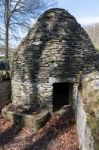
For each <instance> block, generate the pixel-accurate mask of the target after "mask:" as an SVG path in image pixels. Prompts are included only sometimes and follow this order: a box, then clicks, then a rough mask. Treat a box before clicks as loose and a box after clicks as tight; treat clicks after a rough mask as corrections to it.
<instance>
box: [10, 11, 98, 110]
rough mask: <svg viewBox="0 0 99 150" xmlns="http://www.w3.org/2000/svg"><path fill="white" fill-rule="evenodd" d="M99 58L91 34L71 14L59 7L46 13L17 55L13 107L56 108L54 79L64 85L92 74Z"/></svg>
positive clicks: (13, 80)
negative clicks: (53, 93) (82, 75)
mask: <svg viewBox="0 0 99 150" xmlns="http://www.w3.org/2000/svg"><path fill="white" fill-rule="evenodd" d="M95 56H96V50H95V49H94V47H93V45H92V42H91V41H90V39H89V37H88V35H87V33H86V32H85V31H84V29H83V28H82V27H81V26H80V25H79V24H78V23H77V21H76V19H75V18H74V17H73V16H72V15H71V14H69V13H68V12H67V11H65V10H64V9H57V8H56V9H50V10H48V11H46V12H45V13H44V14H42V15H41V16H40V18H39V19H38V20H37V22H36V24H35V25H34V26H33V27H32V28H31V29H30V31H29V33H28V35H27V36H26V38H25V39H24V40H23V42H22V43H21V44H20V46H19V48H18V50H17V51H16V53H15V55H14V59H13V64H12V101H13V104H14V105H20V104H21V105H23V106H24V107H30V106H32V107H33V106H36V105H37V106H38V105H40V107H46V108H52V91H53V87H52V84H53V82H52V80H50V79H51V78H52V79H53V78H54V79H55V78H56V82H59V81H61V82H64V79H65V81H66V79H68V78H77V77H78V74H79V72H80V71H82V72H83V73H88V72H91V71H92V70H94V69H95V66H96V58H95ZM50 81H51V82H50ZM54 81H55V80H54Z"/></svg>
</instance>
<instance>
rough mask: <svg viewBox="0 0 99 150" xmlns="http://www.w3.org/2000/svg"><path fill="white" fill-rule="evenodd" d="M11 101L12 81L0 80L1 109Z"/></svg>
mask: <svg viewBox="0 0 99 150" xmlns="http://www.w3.org/2000/svg"><path fill="white" fill-rule="evenodd" d="M10 102H11V81H1V82H0V111H1V109H2V108H3V107H4V106H5V105H7V104H8V103H10Z"/></svg>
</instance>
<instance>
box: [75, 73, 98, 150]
mask: <svg viewBox="0 0 99 150" xmlns="http://www.w3.org/2000/svg"><path fill="white" fill-rule="evenodd" d="M81 84H82V85H81V87H80V89H79V92H78V94H77V98H76V118H77V127H78V135H79V141H80V145H81V149H82V150H98V149H99V72H93V73H91V74H88V75H83V76H82V83H81Z"/></svg>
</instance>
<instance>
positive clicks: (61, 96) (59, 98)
mask: <svg viewBox="0 0 99 150" xmlns="http://www.w3.org/2000/svg"><path fill="white" fill-rule="evenodd" d="M69 91H70V83H68V82H63V83H54V84H53V111H57V110H59V109H60V108H62V107H63V106H64V105H69V104H70V98H69V95H70V92H69Z"/></svg>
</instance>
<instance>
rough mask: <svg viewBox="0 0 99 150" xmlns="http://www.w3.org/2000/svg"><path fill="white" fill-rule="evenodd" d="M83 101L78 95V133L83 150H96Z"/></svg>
mask: <svg viewBox="0 0 99 150" xmlns="http://www.w3.org/2000/svg"><path fill="white" fill-rule="evenodd" d="M83 105H84V104H83V100H82V98H81V96H80V94H78V96H77V105H76V121H77V131H78V138H79V144H80V149H81V150H94V148H93V143H94V141H93V137H92V135H91V130H90V128H89V126H88V124H87V114H86V112H85V110H84V107H83Z"/></svg>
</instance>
